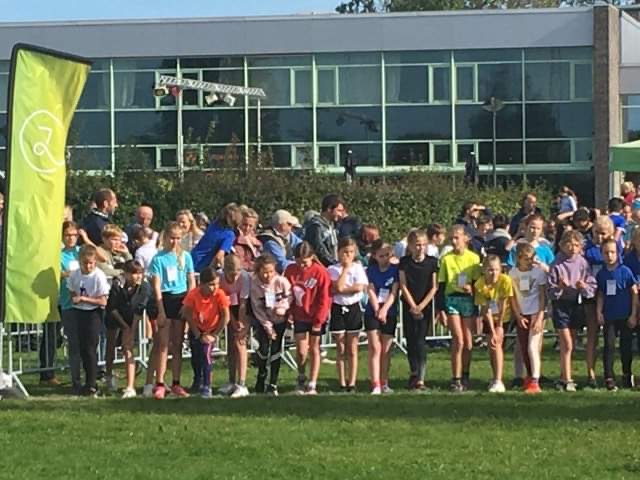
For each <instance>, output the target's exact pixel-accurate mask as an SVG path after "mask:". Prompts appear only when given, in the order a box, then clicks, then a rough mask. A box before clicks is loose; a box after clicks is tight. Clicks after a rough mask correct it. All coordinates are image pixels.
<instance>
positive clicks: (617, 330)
mask: <svg viewBox="0 0 640 480" xmlns="http://www.w3.org/2000/svg"><path fill="white" fill-rule="evenodd" d="M603 331H604V349H603V351H602V357H603V358H602V359H603V363H604V378H605V379H606V378H614V373H613V357H614V353H615V350H616V336H617V335H620V359H621V360H622V374H623V375H625V376H626V375H631V362H632V360H633V353H632V350H631V342H632V339H633V330H631V329H630V328H629V326H628V325H627V320H626V319H624V320H614V321H611V322H605V324H604V327H603Z"/></svg>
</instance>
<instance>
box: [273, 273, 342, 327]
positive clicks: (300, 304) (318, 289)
mask: <svg viewBox="0 0 640 480" xmlns="http://www.w3.org/2000/svg"><path fill="white" fill-rule="evenodd" d="M284 276H285V278H286V279H287V280H289V283H291V288H292V291H293V301H292V302H291V308H290V309H289V313H290V314H291V315H293V321H294V322H303V323H311V324H313V327H314V328H317V329H319V328H320V327H322V325H323V324H324V323H326V321H327V319H328V318H329V312H330V311H331V278H330V277H329V272H327V269H326V268H325V267H324V266H323V265H322V264H321V263H319V262H315V261H314V262H313V263H312V264H311V266H310V267H309V268H307V269H303V268H302V267H300V266H299V265H298V264H296V263H292V264H291V265H289V266H288V267H287V269H286V270H285V272H284Z"/></svg>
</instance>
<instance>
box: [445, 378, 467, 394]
mask: <svg viewBox="0 0 640 480" xmlns="http://www.w3.org/2000/svg"><path fill="white" fill-rule="evenodd" d="M449 391H450V392H451V393H462V392H464V387H463V386H462V382H461V381H460V380H453V381H452V382H451V385H449Z"/></svg>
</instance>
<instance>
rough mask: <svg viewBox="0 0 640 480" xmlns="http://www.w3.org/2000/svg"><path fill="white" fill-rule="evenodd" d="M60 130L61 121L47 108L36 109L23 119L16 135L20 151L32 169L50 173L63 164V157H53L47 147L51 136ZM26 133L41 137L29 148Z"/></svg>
mask: <svg viewBox="0 0 640 480" xmlns="http://www.w3.org/2000/svg"><path fill="white" fill-rule="evenodd" d="M27 130H28V132H27ZM62 131H64V126H63V124H62V121H61V120H60V119H59V118H58V117H56V116H55V115H54V114H53V113H51V112H49V111H48V110H36V111H35V112H33V113H32V114H31V115H29V116H28V117H27V119H26V120H25V121H24V123H23V124H22V127H21V128H20V134H19V137H18V138H19V141H20V151H21V152H22V156H23V157H24V159H25V160H26V161H27V163H28V164H29V166H30V167H31V168H32V169H33V170H35V171H36V172H38V173H46V174H52V173H54V172H55V171H56V170H58V169H59V168H61V167H63V166H64V157H63V158H61V159H56V158H54V156H53V154H52V153H51V150H50V149H49V146H50V145H51V139H52V138H53V136H54V135H56V134H61V132H62ZM26 135H29V136H34V135H41V137H42V138H43V139H42V140H40V141H37V142H35V143H33V146H32V147H31V148H29V142H28V141H27V139H26V138H25V136H26Z"/></svg>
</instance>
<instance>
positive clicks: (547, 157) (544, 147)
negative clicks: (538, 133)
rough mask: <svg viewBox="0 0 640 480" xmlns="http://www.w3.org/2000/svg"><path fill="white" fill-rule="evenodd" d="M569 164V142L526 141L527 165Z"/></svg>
mask: <svg viewBox="0 0 640 480" xmlns="http://www.w3.org/2000/svg"><path fill="white" fill-rule="evenodd" d="M550 163H571V142H570V141H527V164H532V165H536V164H550Z"/></svg>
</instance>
